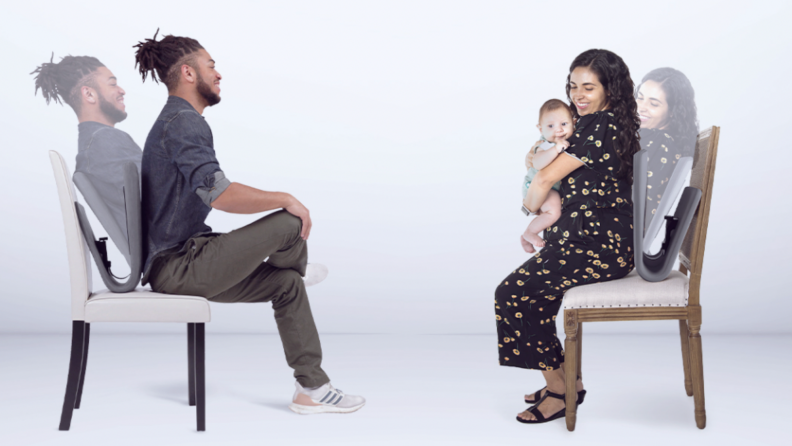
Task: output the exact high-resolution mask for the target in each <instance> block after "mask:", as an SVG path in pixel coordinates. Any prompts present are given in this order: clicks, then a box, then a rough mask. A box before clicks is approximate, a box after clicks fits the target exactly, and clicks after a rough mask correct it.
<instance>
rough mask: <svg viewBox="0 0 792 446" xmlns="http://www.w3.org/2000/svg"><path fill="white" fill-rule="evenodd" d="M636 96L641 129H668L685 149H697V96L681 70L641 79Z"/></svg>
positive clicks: (654, 72) (663, 70) (659, 71)
mask: <svg viewBox="0 0 792 446" xmlns="http://www.w3.org/2000/svg"><path fill="white" fill-rule="evenodd" d="M635 97H636V101H637V103H638V115H639V117H640V119H641V130H643V129H657V130H664V131H665V132H666V133H668V134H669V135H671V137H672V138H673V139H674V141H676V143H677V144H678V145H679V146H680V147H681V148H682V149H683V150H685V151H691V150H692V149H693V147H694V146H695V141H696V135H698V119H697V110H696V101H695V93H694V91H693V86H692V85H691V84H690V81H689V80H688V78H687V77H686V76H685V75H684V74H683V73H682V72H681V71H679V70H675V69H673V68H657V69H655V70H652V71H650V72H649V73H647V74H646V76H644V77H643V79H642V80H641V84H640V85H639V86H638V91H637V93H636V95H635Z"/></svg>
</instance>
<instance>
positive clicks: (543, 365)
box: [539, 349, 547, 368]
mask: <svg viewBox="0 0 792 446" xmlns="http://www.w3.org/2000/svg"><path fill="white" fill-rule="evenodd" d="M539 351H540V352H541V349H540V350H539ZM539 367H541V368H545V367H547V366H546V365H545V363H544V362H540V363H539Z"/></svg>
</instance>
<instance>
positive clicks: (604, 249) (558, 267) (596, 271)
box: [495, 110, 633, 370]
mask: <svg viewBox="0 0 792 446" xmlns="http://www.w3.org/2000/svg"><path fill="white" fill-rule="evenodd" d="M619 131H620V129H618V128H617V127H616V121H615V119H614V116H613V114H612V113H611V112H609V111H607V110H604V111H600V112H596V113H592V114H589V115H586V116H583V117H581V118H580V120H579V121H578V126H577V129H576V130H575V133H574V134H573V135H572V137H571V138H569V148H568V149H567V150H566V151H565V152H564V153H566V155H559V156H573V157H575V158H577V159H578V160H580V161H581V162H582V163H583V164H582V165H581V167H580V168H578V169H576V170H574V171H573V172H572V173H570V174H569V175H567V176H566V177H564V178H563V180H561V190H560V193H561V197H562V209H561V217H560V218H559V219H558V221H556V223H555V224H554V225H553V226H551V227H549V228H547V229H546V230H545V231H544V237H545V240H546V242H547V243H546V245H545V247H544V248H543V249H542V250H541V251H540V252H539V253H538V254H536V255H535V256H533V257H532V258H530V259H528V261H527V262H525V263H523V264H522V265H520V267H519V268H518V269H517V270H515V271H513V272H512V273H511V274H509V275H508V276H507V277H506V278H505V279H504V280H503V281H501V283H500V284H499V285H498V287H497V288H496V290H495V319H496V323H497V331H498V353H499V362H500V365H504V366H512V367H522V368H526V369H540V370H553V369H556V368H558V367H559V366H560V365H561V363H563V362H564V351H563V349H562V347H561V342H560V341H559V339H558V336H557V334H556V324H555V319H556V314H557V313H558V310H559V308H560V307H561V300H562V298H563V296H564V293H565V292H566V291H567V290H568V289H570V288H572V287H575V286H578V285H585V284H588V283H595V282H604V281H608V280H614V279H619V278H621V277H624V276H626V275H627V273H629V272H630V271H631V270H632V269H633V249H632V245H633V243H632V235H633V230H632V196H631V195H632V191H631V188H630V185H629V183H628V182H627V180H626V179H616V178H615V177H614V175H615V174H616V172H618V170H619V166H620V160H619V157H618V155H617V154H616V150H615V149H614V142H615V141H614V140H615V139H616V135H617V134H618V132H619Z"/></svg>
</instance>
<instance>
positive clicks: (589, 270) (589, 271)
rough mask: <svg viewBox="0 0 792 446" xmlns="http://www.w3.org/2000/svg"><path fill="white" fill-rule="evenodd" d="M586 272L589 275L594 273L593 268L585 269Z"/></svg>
mask: <svg viewBox="0 0 792 446" xmlns="http://www.w3.org/2000/svg"><path fill="white" fill-rule="evenodd" d="M586 272H587V273H589V274H591V273H593V272H594V269H593V268H586Z"/></svg>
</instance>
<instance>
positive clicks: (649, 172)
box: [647, 170, 652, 178]
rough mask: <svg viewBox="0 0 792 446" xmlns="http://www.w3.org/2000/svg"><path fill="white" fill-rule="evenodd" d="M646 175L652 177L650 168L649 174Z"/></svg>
mask: <svg viewBox="0 0 792 446" xmlns="http://www.w3.org/2000/svg"><path fill="white" fill-rule="evenodd" d="M647 177H649V178H652V171H651V170H650V171H649V174H648V175H647Z"/></svg>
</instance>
